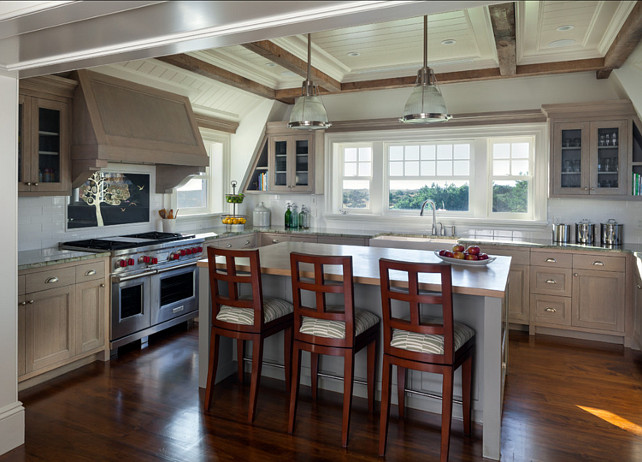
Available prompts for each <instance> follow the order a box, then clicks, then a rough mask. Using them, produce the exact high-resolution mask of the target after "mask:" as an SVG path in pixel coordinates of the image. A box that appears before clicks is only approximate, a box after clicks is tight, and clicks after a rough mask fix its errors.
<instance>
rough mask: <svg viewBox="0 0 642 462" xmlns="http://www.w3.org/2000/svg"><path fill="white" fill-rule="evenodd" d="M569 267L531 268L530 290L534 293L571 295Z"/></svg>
mask: <svg viewBox="0 0 642 462" xmlns="http://www.w3.org/2000/svg"><path fill="white" fill-rule="evenodd" d="M571 273H572V271H571V270H570V269H565V268H560V269H555V268H541V267H533V268H531V292H532V293H536V294H548V295H563V296H566V297H570V296H571Z"/></svg>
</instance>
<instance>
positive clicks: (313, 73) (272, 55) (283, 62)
mask: <svg viewBox="0 0 642 462" xmlns="http://www.w3.org/2000/svg"><path fill="white" fill-rule="evenodd" d="M243 46H244V47H245V48H247V49H248V50H250V51H253V52H254V53H256V54H258V55H260V56H263V57H264V58H266V59H269V60H270V61H272V62H274V63H276V64H278V65H279V66H282V67H284V68H286V69H287V70H289V71H292V72H294V73H295V74H298V75H300V76H301V77H303V78H305V77H307V75H308V63H307V62H305V61H303V60H302V59H299V58H298V57H296V56H294V55H293V54H292V53H290V52H289V51H287V50H284V49H283V48H281V47H280V46H278V45H275V44H274V43H272V42H270V41H269V40H261V41H258V42H251V43H245V44H243ZM310 79H311V80H312V81H313V82H315V83H316V84H317V85H318V86H320V87H322V88H325V89H326V90H329V91H331V92H338V91H340V90H341V82H339V81H338V80H335V79H333V78H332V77H330V76H329V75H327V74H325V73H323V72H321V71H320V70H319V69H317V68H315V67H311V68H310Z"/></svg>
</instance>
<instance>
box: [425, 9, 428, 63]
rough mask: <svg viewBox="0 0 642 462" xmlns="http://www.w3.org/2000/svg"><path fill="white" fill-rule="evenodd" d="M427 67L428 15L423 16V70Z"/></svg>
mask: <svg viewBox="0 0 642 462" xmlns="http://www.w3.org/2000/svg"><path fill="white" fill-rule="evenodd" d="M426 67H428V15H425V16H424V68H426Z"/></svg>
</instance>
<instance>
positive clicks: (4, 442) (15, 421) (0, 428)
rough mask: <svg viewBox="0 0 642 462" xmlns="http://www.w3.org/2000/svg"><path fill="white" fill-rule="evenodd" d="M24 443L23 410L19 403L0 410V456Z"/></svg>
mask: <svg viewBox="0 0 642 462" xmlns="http://www.w3.org/2000/svg"><path fill="white" fill-rule="evenodd" d="M24 442H25V408H24V407H23V406H22V403H21V402H20V401H16V402H15V403H12V404H9V405H7V406H4V407H2V408H0V454H4V453H6V452H9V451H11V450H12V449H15V448H17V447H18V446H20V445H21V444H24Z"/></svg>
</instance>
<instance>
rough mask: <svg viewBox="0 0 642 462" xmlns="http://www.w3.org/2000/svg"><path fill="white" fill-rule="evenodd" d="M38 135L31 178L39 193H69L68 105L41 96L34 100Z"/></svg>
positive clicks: (35, 189)
mask: <svg viewBox="0 0 642 462" xmlns="http://www.w3.org/2000/svg"><path fill="white" fill-rule="evenodd" d="M32 101H33V103H32V109H31V110H32V117H33V118H35V123H36V130H37V131H36V137H35V138H34V137H32V140H33V141H32V142H33V143H34V145H33V146H32V151H33V158H32V165H31V177H32V180H31V181H34V182H37V183H38V186H37V187H32V191H36V192H69V191H68V189H69V166H68V159H69V139H68V136H69V135H68V130H69V112H68V105H67V104H66V103H61V102H59V101H49V100H46V99H41V98H33V99H32Z"/></svg>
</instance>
